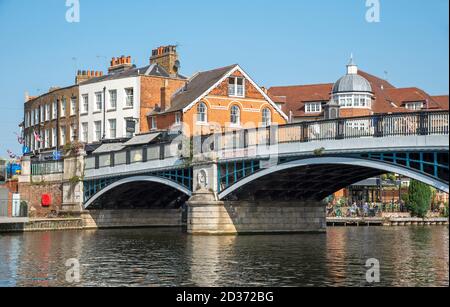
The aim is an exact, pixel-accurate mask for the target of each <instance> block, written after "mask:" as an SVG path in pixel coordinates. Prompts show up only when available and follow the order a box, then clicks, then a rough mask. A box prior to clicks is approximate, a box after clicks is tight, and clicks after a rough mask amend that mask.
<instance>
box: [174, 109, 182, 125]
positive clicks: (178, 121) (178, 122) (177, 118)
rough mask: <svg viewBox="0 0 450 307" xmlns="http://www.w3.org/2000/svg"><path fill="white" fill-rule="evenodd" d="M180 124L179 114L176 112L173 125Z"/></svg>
mask: <svg viewBox="0 0 450 307" xmlns="http://www.w3.org/2000/svg"><path fill="white" fill-rule="evenodd" d="M180 124H181V113H180V112H177V113H175V125H180Z"/></svg>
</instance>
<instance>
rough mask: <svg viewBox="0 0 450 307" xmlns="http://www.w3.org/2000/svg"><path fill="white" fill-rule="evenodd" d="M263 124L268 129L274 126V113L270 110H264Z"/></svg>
mask: <svg viewBox="0 0 450 307" xmlns="http://www.w3.org/2000/svg"><path fill="white" fill-rule="evenodd" d="M262 124H263V126H265V127H268V126H270V125H271V124H272V113H271V112H270V110H269V109H268V108H264V109H263V111H262Z"/></svg>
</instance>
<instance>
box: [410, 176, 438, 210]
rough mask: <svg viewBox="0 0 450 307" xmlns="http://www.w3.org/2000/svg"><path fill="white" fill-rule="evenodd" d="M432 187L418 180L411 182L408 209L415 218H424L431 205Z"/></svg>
mask: <svg viewBox="0 0 450 307" xmlns="http://www.w3.org/2000/svg"><path fill="white" fill-rule="evenodd" d="M431 196H432V193H431V188H430V186H428V185H426V184H424V183H421V182H419V181H416V180H411V183H410V185H409V190H408V197H407V199H408V204H407V205H408V209H409V211H410V212H411V214H412V215H413V216H417V217H421V218H424V217H425V216H426V215H427V213H428V210H429V209H430V204H431Z"/></svg>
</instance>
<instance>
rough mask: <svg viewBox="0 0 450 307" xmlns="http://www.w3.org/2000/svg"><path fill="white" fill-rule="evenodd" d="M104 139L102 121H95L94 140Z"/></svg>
mask: <svg viewBox="0 0 450 307" xmlns="http://www.w3.org/2000/svg"><path fill="white" fill-rule="evenodd" d="M101 139H102V122H101V121H96V122H94V142H99V141H100V140H101Z"/></svg>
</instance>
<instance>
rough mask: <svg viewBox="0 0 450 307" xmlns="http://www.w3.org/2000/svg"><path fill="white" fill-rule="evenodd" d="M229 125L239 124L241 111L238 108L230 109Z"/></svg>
mask: <svg viewBox="0 0 450 307" xmlns="http://www.w3.org/2000/svg"><path fill="white" fill-rule="evenodd" d="M230 122H231V124H233V125H239V124H240V123H241V109H239V107H238V106H232V107H231V119H230Z"/></svg>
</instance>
